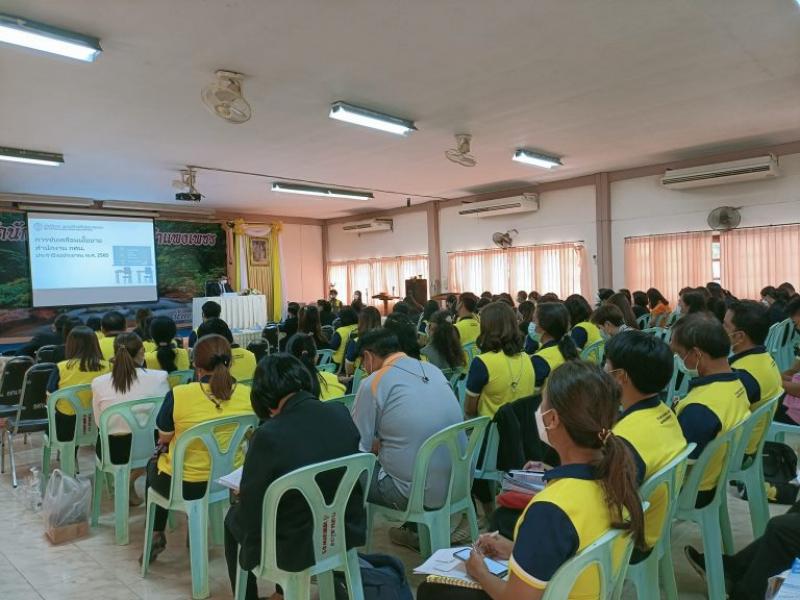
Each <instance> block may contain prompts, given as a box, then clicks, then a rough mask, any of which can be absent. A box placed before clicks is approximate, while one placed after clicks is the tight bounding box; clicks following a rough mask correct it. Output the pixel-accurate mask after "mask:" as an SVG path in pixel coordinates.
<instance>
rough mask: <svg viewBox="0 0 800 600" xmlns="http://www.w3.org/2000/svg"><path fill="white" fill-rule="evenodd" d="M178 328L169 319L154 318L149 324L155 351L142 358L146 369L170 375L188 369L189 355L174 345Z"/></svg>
mask: <svg viewBox="0 0 800 600" xmlns="http://www.w3.org/2000/svg"><path fill="white" fill-rule="evenodd" d="M177 334H178V328H177V327H176V325H175V321H173V320H172V319H170V318H169V317H155V318H154V319H153V320H152V321H151V322H150V336H151V337H152V338H153V343H154V344H155V345H156V349H155V350H154V351H152V352H147V353H146V354H145V356H144V359H145V363H146V364H147V368H148V369H159V370H161V371H166V372H167V373H172V372H173V371H186V370H187V369H189V368H190V367H189V353H188V352H187V351H186V350H185V349H184V348H178V347H177V346H176V345H175V336H176V335H177Z"/></svg>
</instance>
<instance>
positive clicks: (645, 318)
mask: <svg viewBox="0 0 800 600" xmlns="http://www.w3.org/2000/svg"><path fill="white" fill-rule="evenodd" d="M636 326H637V327H638V328H639V329H647V328H648V327H649V326H650V314H649V313H648V314H646V315H642V316H641V317H639V318H638V319H636Z"/></svg>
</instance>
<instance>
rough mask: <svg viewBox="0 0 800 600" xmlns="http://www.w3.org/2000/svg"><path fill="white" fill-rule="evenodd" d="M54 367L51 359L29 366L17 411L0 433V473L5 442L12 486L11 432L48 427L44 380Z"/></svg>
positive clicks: (14, 482) (14, 475)
mask: <svg viewBox="0 0 800 600" xmlns="http://www.w3.org/2000/svg"><path fill="white" fill-rule="evenodd" d="M57 368H58V367H56V365H55V364H53V363H39V364H37V365H33V366H32V367H31V368H30V369H28V372H27V373H25V378H24V380H23V382H22V393H21V394H20V398H19V403H18V404H17V411H16V413H12V415H11V416H9V417H7V418H6V422H5V426H4V427H3V431H2V433H0V473H5V471H6V451H5V448H6V446H8V457H9V459H10V460H11V483H12V485H13V486H14V487H17V465H16V462H15V460H14V436H15V435H16V434H19V433H23V434H28V433H35V432H37V431H41V432H45V431H47V428H48V421H47V382H48V381H49V379H50V375H51V373H53V371H55V370H56V369H57Z"/></svg>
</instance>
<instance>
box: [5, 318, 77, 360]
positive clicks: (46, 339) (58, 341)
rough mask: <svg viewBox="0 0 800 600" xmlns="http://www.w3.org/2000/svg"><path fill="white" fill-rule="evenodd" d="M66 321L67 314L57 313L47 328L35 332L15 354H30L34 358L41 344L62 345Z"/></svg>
mask: <svg viewBox="0 0 800 600" xmlns="http://www.w3.org/2000/svg"><path fill="white" fill-rule="evenodd" d="M68 321H69V317H68V316H67V315H65V314H62V315H58V316H57V317H56V320H55V321H53V324H52V325H51V326H50V327H49V328H48V329H47V330H45V331H41V332H39V333H37V334H35V335H34V336H33V337H32V338H31V339H30V341H29V342H28V343H27V344H25V345H24V346H22V348H20V349H19V350H17V356H30V357H31V358H35V357H36V351H37V350H38V349H39V348H41V347H42V346H61V345H63V344H64V339H65V338H64V337H63V336H62V329H63V328H64V325H65V324H66V323H67V322H68Z"/></svg>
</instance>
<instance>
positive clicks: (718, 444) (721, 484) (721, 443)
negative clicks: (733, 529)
mask: <svg viewBox="0 0 800 600" xmlns="http://www.w3.org/2000/svg"><path fill="white" fill-rule="evenodd" d="M746 422H747V421H746V420H745V421H742V423H740V424H739V425H737V426H736V427H734V428H733V429H731V430H730V431H728V432H727V433H721V434H719V435H718V436H717V437H716V439H714V440H713V441H712V442H711V443H709V444H708V445H707V446H706V447H705V448H704V449H703V452H702V453H701V454H700V456H699V457H698V459H697V461H695V463H694V465H692V468H691V469H690V470H689V474H688V475H687V476H686V482H685V483H684V484H683V488H682V489H681V493H680V495H679V496H678V511H677V513H676V514H675V518H676V519H680V520H684V521H692V522H694V523H697V525H699V527H700V534H701V536H702V539H703V552H704V553H705V557H706V585H707V587H708V597H709V598H725V573H724V571H723V570H722V530H721V527H720V522H719V519H720V510H721V504H722V502H723V501H724V500H725V485H726V483H727V481H728V480H727V477H726V474H727V471H728V463H729V462H730V458H731V454H733V450H734V448H735V447H736V444H737V442H738V440H739V438H740V437H741V434H742V425H743V424H744V423H746ZM717 452H723V453H724V456H723V460H722V464H721V468H720V475H719V477H718V478H717V485H716V488H714V490H715V493H714V499H713V500H712V501H711V502H710V503H709V504H708V505H706V506H704V507H703V508H695V504H696V503H697V494H698V492H699V488H700V482H701V481H702V479H703V474H704V473H705V471H706V469H707V468H708V463H709V462H710V461H711V459H712V458H713V457H714V456H715V455H716V454H717Z"/></svg>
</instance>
